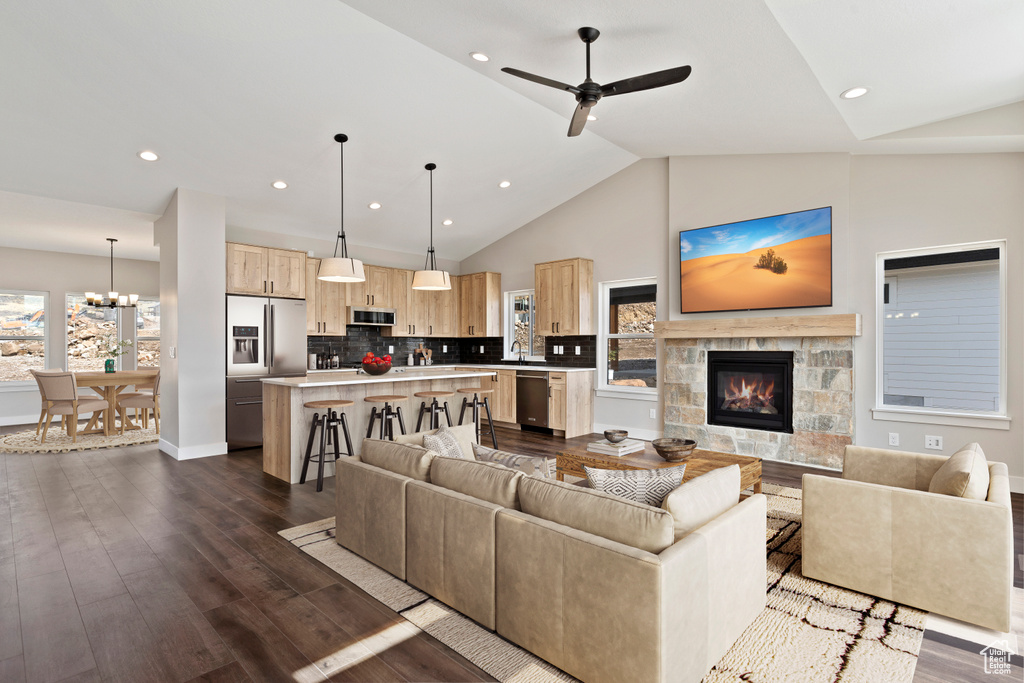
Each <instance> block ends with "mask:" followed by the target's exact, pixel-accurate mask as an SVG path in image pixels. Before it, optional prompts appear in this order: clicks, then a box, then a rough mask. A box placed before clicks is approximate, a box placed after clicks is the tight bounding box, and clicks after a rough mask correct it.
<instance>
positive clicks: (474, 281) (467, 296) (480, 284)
mask: <svg viewBox="0 0 1024 683" xmlns="http://www.w3.org/2000/svg"><path fill="white" fill-rule="evenodd" d="M459 336H460V337H500V336H501V273H473V274H471V275H462V276H460V277H459Z"/></svg>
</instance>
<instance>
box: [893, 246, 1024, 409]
mask: <svg viewBox="0 0 1024 683" xmlns="http://www.w3.org/2000/svg"><path fill="white" fill-rule="evenodd" d="M878 265H879V277H880V279H881V282H880V285H881V286H880V287H879V288H878V291H879V295H880V299H881V301H880V302H879V306H878V308H879V314H880V320H879V325H878V328H879V340H880V345H881V349H882V351H881V353H880V354H879V355H878V365H879V381H878V388H877V393H878V396H877V405H878V406H879V407H880V408H882V409H885V410H896V411H904V412H912V413H931V414H938V415H943V414H945V415H975V416H1005V415H1006V341H1005V339H1006V337H1005V308H1006V301H1005V281H1006V277H1005V242H1002V241H1000V242H984V243H976V244H965V245H953V246H947V247H939V248H934V249H923V250H915V251H903V252H895V253H888V254H879V261H878Z"/></svg>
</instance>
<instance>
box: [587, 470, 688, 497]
mask: <svg viewBox="0 0 1024 683" xmlns="http://www.w3.org/2000/svg"><path fill="white" fill-rule="evenodd" d="M685 470H686V465H685V464H683V465H679V466H678V467H667V468H665V469H659V470H603V469H599V468H596V467H587V466H584V467H583V471H584V472H586V473H587V481H588V482H590V488H592V489H594V490H595V491H604V492H605V493H610V494H612V495H613V496H619V497H620V498H625V499H626V500H632V501H635V502H637V503H644V504H645V505H653V506H654V507H660V506H661V503H662V501H663V500H665V496H667V495H668V494H669V493H670V492H671V491H672V490H673V489H675V488H676V487H678V486H679V485H680V484H682V483H683V472H685Z"/></svg>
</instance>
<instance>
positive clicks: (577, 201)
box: [459, 159, 671, 436]
mask: <svg viewBox="0 0 1024 683" xmlns="http://www.w3.org/2000/svg"><path fill="white" fill-rule="evenodd" d="M667 226H668V160H667V159H644V160H642V161H638V162H636V163H635V164H633V165H631V166H629V167H628V168H625V169H623V170H622V171H620V172H619V173H617V174H615V175H613V176H612V177H610V178H608V179H607V180H605V181H603V182H601V183H598V184H597V185H595V186H594V187H592V188H590V189H589V190H587V191H586V192H582V193H580V194H579V195H577V196H575V197H573V198H572V199H570V200H569V201H567V202H565V203H564V204H562V205H561V206H558V207H557V208H555V209H552V210H551V211H549V212H548V213H546V214H544V215H543V216H541V217H540V218H537V219H536V220H533V221H531V222H529V223H527V224H526V225H524V226H523V227H522V228H520V229H519V230H516V231H515V232H513V233H512V234H510V235H507V236H505V237H503V238H502V239H500V240H498V241H497V242H495V243H493V244H491V245H490V246H488V247H487V248H486V249H483V250H481V251H479V252H477V253H476V254H473V255H472V256H470V257H469V258H467V259H464V260H463V261H462V263H461V264H460V266H459V268H460V272H462V273H474V272H478V271H482V270H490V271H495V272H499V273H501V288H502V290H503V291H509V290H514V289H533V286H534V282H533V280H534V271H533V266H534V264H536V263H543V262H544V261H554V260H557V259H563V258H573V257H582V258H588V259H593V261H594V283H595V292H594V294H595V296H594V314H593V315H594V321H595V326H596V324H597V319H598V318H597V290H596V283H598V282H605V281H609V280H624V279H627V278H639V277H656V278H658V316H659V318H662V319H664V318H665V316H666V311H667V310H668V309H667V306H668V298H667V290H668V288H669V287H670V285H671V281H670V278H669V277H668V272H669V271H668V270H667V268H666V262H665V259H664V251H663V246H662V245H663V244H664V236H665V230H666V229H667ZM651 408H655V409H657V403H654V402H651V401H638V400H629V399H617V398H616V399H612V398H597V399H596V400H595V402H594V423H595V425H598V427H599V428H601V429H604V428H611V427H619V428H626V429H630V430H632V431H633V433H634V434H635V435H637V436H645V435H651V434H660V432H661V425H662V420H661V418H660V416H658V417H655V418H654V419H651V418H650V416H649V414H648V411H649V410H650V409H651Z"/></svg>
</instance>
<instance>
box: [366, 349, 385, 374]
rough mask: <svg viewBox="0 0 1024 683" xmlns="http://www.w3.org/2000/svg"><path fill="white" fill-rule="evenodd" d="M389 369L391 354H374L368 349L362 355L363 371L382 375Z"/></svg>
mask: <svg viewBox="0 0 1024 683" xmlns="http://www.w3.org/2000/svg"><path fill="white" fill-rule="evenodd" d="M390 369H391V356H375V355H373V353H371V352H370V351H367V352H366V355H365V356H363V371H365V372H366V374H367V375H383V374H384V373H385V372H387V371H388V370H390Z"/></svg>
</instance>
